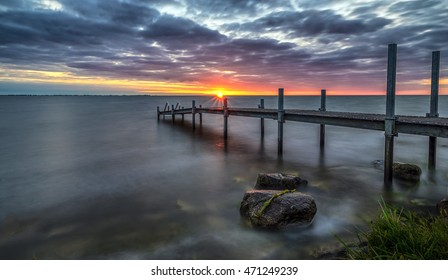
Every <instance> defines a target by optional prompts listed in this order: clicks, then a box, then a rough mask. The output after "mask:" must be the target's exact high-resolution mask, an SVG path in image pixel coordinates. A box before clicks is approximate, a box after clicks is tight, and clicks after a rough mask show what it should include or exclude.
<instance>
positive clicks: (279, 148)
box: [277, 88, 285, 155]
mask: <svg viewBox="0 0 448 280" xmlns="http://www.w3.org/2000/svg"><path fill="white" fill-rule="evenodd" d="M283 104H284V92H283V88H279V89H278V111H277V122H278V143H277V154H278V155H282V154H283V123H284V122H285V110H284V106H283Z"/></svg>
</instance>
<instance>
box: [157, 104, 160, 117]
mask: <svg viewBox="0 0 448 280" xmlns="http://www.w3.org/2000/svg"><path fill="white" fill-rule="evenodd" d="M157 120H160V107H159V106H157Z"/></svg>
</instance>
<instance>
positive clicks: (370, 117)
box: [157, 44, 448, 186]
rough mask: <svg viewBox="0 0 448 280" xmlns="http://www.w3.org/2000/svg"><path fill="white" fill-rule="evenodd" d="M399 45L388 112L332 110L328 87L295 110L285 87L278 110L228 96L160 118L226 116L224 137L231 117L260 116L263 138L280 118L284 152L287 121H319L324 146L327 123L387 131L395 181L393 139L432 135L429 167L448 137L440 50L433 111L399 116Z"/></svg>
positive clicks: (390, 72) (388, 169) (388, 167)
mask: <svg viewBox="0 0 448 280" xmlns="http://www.w3.org/2000/svg"><path fill="white" fill-rule="evenodd" d="M396 65H397V45H396V44H390V45H389V47H388V62H387V87H386V113H385V114H365V113H348V112H331V111H327V108H326V90H325V89H323V90H321V105H320V108H319V109H318V110H296V109H287V110H285V109H284V89H283V88H279V89H278V106H277V109H267V108H265V106H264V99H261V100H260V104H259V105H258V108H231V107H228V103H227V98H226V97H224V98H223V105H222V107H202V106H199V107H196V103H195V101H194V100H193V101H192V103H191V108H184V107H180V105H179V103H177V104H176V105H171V108H169V106H168V104H165V107H164V108H163V110H160V107H157V118H158V119H160V117H163V118H165V116H171V118H172V121H173V122H175V118H176V116H178V115H180V116H181V117H182V120H183V119H184V115H186V114H191V115H192V128H193V130H194V129H195V128H196V124H195V123H196V114H198V115H199V121H200V123H202V114H218V115H223V117H224V138H225V139H227V137H228V118H229V116H231V115H232V116H240V117H253V118H260V132H261V137H264V119H272V120H277V123H278V137H277V138H278V143H277V151H278V154H279V155H281V154H282V153H283V124H284V123H285V122H286V121H294V122H307V123H316V124H320V147H321V148H322V149H323V147H324V146H325V125H334V126H345V127H353V128H361V129H369V130H379V131H384V136H385V143H384V147H385V148H384V183H385V185H386V186H390V185H391V184H392V178H393V160H394V138H395V137H396V136H398V134H399V133H405V134H415V135H423V136H429V145H428V169H430V170H432V169H434V168H435V166H436V146H437V137H442V138H448V118H440V117H439V114H438V95H439V71H440V70H439V69H440V51H434V52H433V53H432V72H431V99H430V112H429V113H427V114H426V116H397V115H395V85H396V71H397V67H396Z"/></svg>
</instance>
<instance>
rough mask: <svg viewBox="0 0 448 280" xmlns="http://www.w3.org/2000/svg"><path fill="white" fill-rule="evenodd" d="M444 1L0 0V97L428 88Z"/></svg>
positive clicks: (446, 69)
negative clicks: (391, 68) (392, 84)
mask: <svg viewBox="0 0 448 280" xmlns="http://www.w3.org/2000/svg"><path fill="white" fill-rule="evenodd" d="M447 18H448V3H447V0H425V1H422V0H417V1H383V0H376V1H364V0H352V1H347V0H259V1H253V0H247V1H245V0H227V1H225V0H165V1H155V0H1V1H0V19H1V20H0V94H150V95H160V94H175V95H180V94H214V93H216V92H218V91H222V92H223V93H224V94H228V95H231V94H244V95H251V94H254V95H270V94H272V95H274V94H276V93H277V89H278V88H280V87H281V88H284V89H285V94H287V95H318V94H319V93H320V89H324V88H325V89H327V94H329V95H332V94H334V95H351V94H356V95H370V94H383V95H384V94H385V88H386V64H387V45H388V44H390V43H396V44H398V62H397V71H398V72H397V94H429V92H430V75H431V53H432V51H441V72H440V94H448V78H447V77H448V75H447V74H448V59H447V57H448V20H447Z"/></svg>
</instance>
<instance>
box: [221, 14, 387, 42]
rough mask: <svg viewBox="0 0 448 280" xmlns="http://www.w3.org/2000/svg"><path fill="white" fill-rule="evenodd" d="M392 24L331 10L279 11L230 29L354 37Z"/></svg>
mask: <svg viewBox="0 0 448 280" xmlns="http://www.w3.org/2000/svg"><path fill="white" fill-rule="evenodd" d="M391 22H392V21H391V20H389V19H385V18H381V17H373V18H369V19H366V20H360V19H345V18H344V17H342V16H341V15H338V14H336V13H334V12H333V11H331V10H324V11H321V10H307V11H303V12H276V13H272V14H269V15H267V16H265V17H262V18H259V19H257V20H255V21H253V22H248V23H244V24H230V25H228V26H227V28H228V29H234V28H237V29H241V30H243V31H251V32H269V31H279V32H283V33H286V34H289V35H290V36H299V37H302V36H315V35H321V34H344V35H354V34H362V33H368V32H374V31H377V30H379V29H381V28H383V27H385V26H386V25H388V24H389V23H391Z"/></svg>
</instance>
